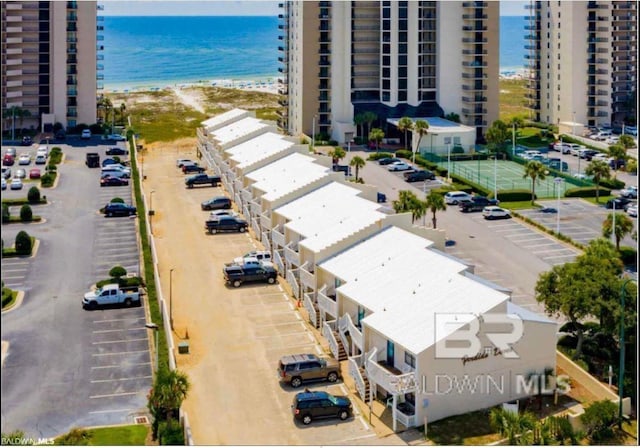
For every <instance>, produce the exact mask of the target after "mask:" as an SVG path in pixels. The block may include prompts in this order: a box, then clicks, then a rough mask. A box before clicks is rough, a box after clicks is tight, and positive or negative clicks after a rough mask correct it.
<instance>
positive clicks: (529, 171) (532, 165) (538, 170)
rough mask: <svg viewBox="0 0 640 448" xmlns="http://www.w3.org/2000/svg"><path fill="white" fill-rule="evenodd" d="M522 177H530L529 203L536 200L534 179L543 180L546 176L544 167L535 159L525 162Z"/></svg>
mask: <svg viewBox="0 0 640 448" xmlns="http://www.w3.org/2000/svg"><path fill="white" fill-rule="evenodd" d="M522 177H523V178H524V179H526V178H527V177H530V178H531V204H533V203H534V202H535V200H536V181H540V180H545V179H546V177H547V169H546V167H545V166H544V165H543V164H542V163H541V162H538V161H536V160H531V161H529V162H527V164H526V165H525V166H524V176H522Z"/></svg>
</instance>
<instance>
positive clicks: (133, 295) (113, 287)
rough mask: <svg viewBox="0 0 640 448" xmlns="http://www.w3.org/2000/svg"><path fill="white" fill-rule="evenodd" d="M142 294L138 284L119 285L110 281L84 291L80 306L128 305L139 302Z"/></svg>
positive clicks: (91, 307) (93, 307)
mask: <svg viewBox="0 0 640 448" xmlns="http://www.w3.org/2000/svg"><path fill="white" fill-rule="evenodd" d="M142 294H143V291H142V288H140V287H139V286H128V287H121V286H120V285H118V284H117V283H112V284H109V285H104V286H103V287H102V288H98V289H96V290H95V291H89V292H88V293H86V294H85V295H84V297H83V298H82V308H84V309H90V310H93V309H96V308H97V307H98V306H100V305H117V304H123V305H124V306H127V307H129V306H133V305H134V304H140V296H141V295H142Z"/></svg>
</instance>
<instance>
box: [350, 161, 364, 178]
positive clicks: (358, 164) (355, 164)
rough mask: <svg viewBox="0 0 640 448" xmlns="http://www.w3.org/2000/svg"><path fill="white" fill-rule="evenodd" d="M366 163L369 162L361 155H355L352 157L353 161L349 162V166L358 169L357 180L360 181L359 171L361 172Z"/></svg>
mask: <svg viewBox="0 0 640 448" xmlns="http://www.w3.org/2000/svg"><path fill="white" fill-rule="evenodd" d="M366 163H367V162H366V161H365V160H364V159H363V158H362V157H360V156H355V157H354V158H353V159H351V162H349V166H352V167H354V168H355V169H356V182H358V173H360V168H362V167H364V166H365V165H366Z"/></svg>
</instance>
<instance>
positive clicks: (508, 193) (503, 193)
mask: <svg viewBox="0 0 640 448" xmlns="http://www.w3.org/2000/svg"><path fill="white" fill-rule="evenodd" d="M537 198H538V197H537V196H536V197H535V199H537ZM498 200H499V201H502V202H519V201H530V200H531V190H525V189H522V188H520V189H514V190H500V191H498Z"/></svg>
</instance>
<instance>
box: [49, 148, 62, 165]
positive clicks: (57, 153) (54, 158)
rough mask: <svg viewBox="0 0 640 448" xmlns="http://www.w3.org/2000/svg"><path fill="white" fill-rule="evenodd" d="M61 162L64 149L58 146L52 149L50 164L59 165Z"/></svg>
mask: <svg viewBox="0 0 640 448" xmlns="http://www.w3.org/2000/svg"><path fill="white" fill-rule="evenodd" d="M60 162H62V149H60V148H59V147H57V146H56V147H55V148H53V149H52V150H51V154H49V164H50V165H57V164H59V163H60Z"/></svg>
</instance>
